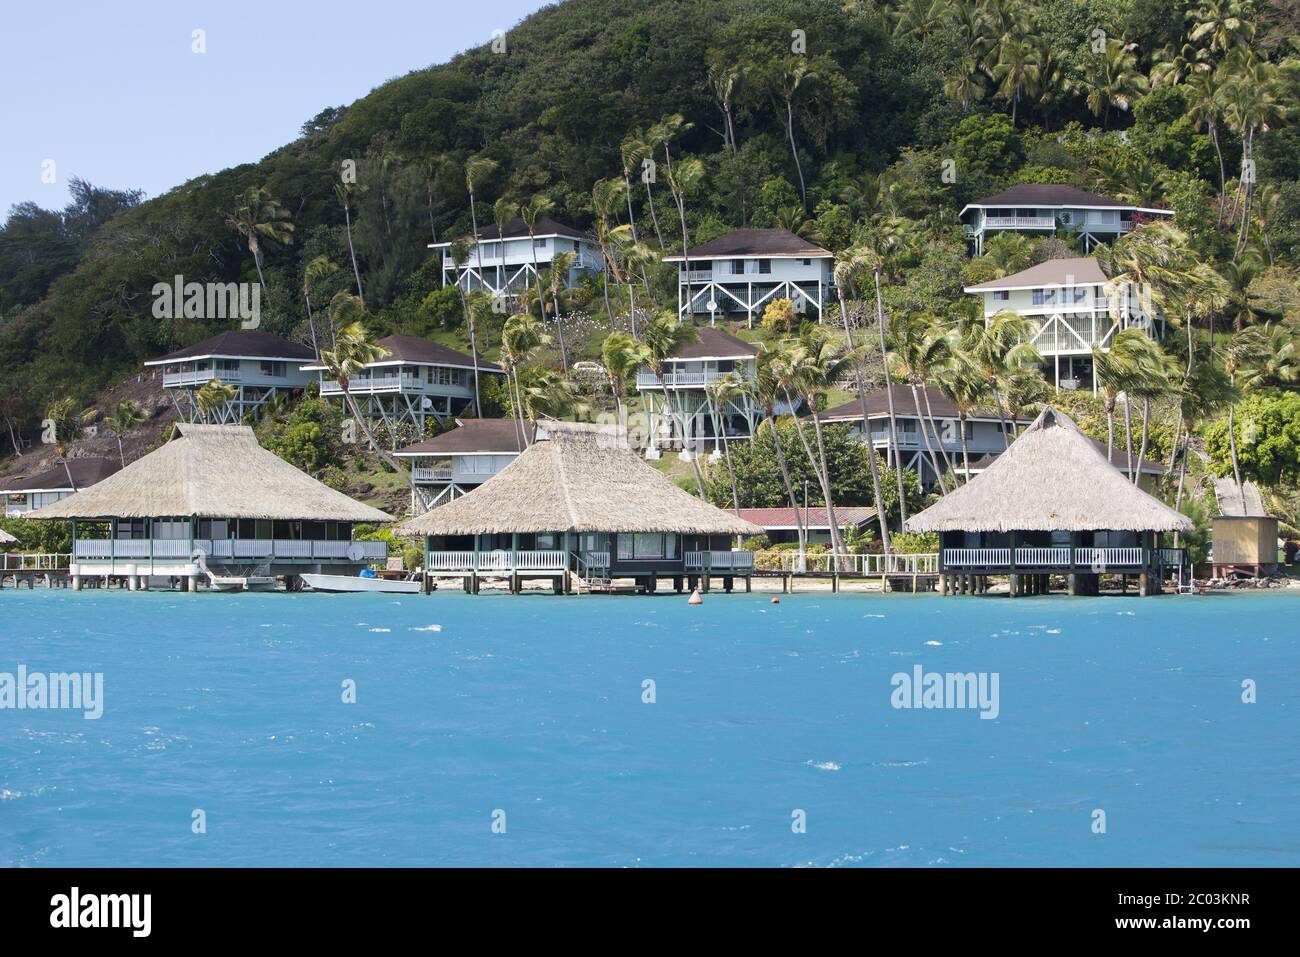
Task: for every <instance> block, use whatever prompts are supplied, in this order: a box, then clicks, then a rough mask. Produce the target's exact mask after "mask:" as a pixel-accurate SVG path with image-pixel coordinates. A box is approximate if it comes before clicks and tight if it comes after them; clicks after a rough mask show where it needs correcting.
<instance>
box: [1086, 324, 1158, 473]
mask: <svg viewBox="0 0 1300 957" xmlns="http://www.w3.org/2000/svg"><path fill="white" fill-rule="evenodd" d="M1152 347H1155V343H1154V342H1153V341H1152V339H1151V338H1150V337H1149V336H1148V335H1147V334H1146V333H1145V332H1143V331H1142V330H1141V329H1121V330H1120V331H1119V332H1117V333H1115V335H1114V337H1113V338H1112V339H1111V343H1110V348H1109V349H1101V348H1099V347H1097V346H1093V347H1092V373H1093V377H1094V378H1095V379H1096V381H1097V385H1098V387H1099V388H1100V389H1101V392H1102V398H1103V401H1104V403H1105V407H1106V458H1107V459H1110V457H1111V455H1112V453H1113V452H1114V449H1115V404H1116V402H1117V401H1118V400H1119V396H1120V395H1121V394H1122V393H1125V394H1126V393H1128V392H1129V391H1130V390H1134V389H1140V388H1141V387H1142V386H1143V385H1144V383H1145V382H1146V381H1147V377H1148V376H1149V375H1151V374H1152V369H1153V368H1154V366H1153V363H1152V361H1151V360H1152V356H1153V353H1152ZM1156 348H1158V347H1156ZM1124 404H1125V407H1126V411H1125V418H1126V420H1127V418H1128V412H1127V407H1128V405H1129V400H1128V398H1126V399H1125V403H1124ZM1129 431H1130V434H1129V436H1128V449H1129V456H1128V458H1129V461H1128V466H1129V474H1130V475H1131V474H1132V469H1133V437H1132V435H1131V430H1129Z"/></svg>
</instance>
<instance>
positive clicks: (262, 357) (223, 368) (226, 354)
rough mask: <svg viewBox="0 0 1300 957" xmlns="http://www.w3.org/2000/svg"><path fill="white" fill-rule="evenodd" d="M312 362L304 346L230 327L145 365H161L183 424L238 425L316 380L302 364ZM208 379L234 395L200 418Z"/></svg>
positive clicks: (313, 356) (307, 348)
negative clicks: (202, 393)
mask: <svg viewBox="0 0 1300 957" xmlns="http://www.w3.org/2000/svg"><path fill="white" fill-rule="evenodd" d="M315 358H316V354H315V353H314V352H313V351H312V350H311V349H310V348H309V347H308V346H303V345H299V344H298V343H296V342H290V341H289V340H288V339H282V338H280V337H279V336H273V335H271V334H270V333H267V332H259V331H257V330H247V329H235V330H230V331H227V332H221V333H218V334H217V335H215V336H212V337H211V338H209V339H204V340H203V341H202V342H198V343H195V344H194V345H192V346H186V347H185V348H184V349H178V350H177V351H175V352H171V353H168V354H167V355H165V356H160V357H159V358H157V359H150V360H149V361H148V362H146V363H145V367H146V368H158V367H161V369H162V377H163V389H164V390H165V391H166V393H167V395H168V396H170V397H171V400H172V402H173V403H175V405H176V412H177V414H178V415H179V416H180V419H181V421H182V422H207V423H209V424H235V425H238V424H239V423H240V422H242V421H244V416H246V415H248V414H250V413H253V414H256V413H257V412H258V411H259V410H260V409H261V408H262V406H264V405H265V404H266V403H267V402H270V401H271V400H273V399H274V398H275V397H276V396H279V395H294V394H296V393H299V392H301V391H302V390H303V389H305V388H306V387H307V384H308V383H309V382H311V381H312V380H313V379H314V378H315V376H314V375H312V373H310V372H306V371H304V370H303V368H302V366H303V364H304V363H306V362H311V361H313V360H314V359H315ZM213 379H216V380H218V381H220V382H221V383H223V384H224V385H228V386H232V387H233V388H234V389H235V397H234V398H233V399H231V400H230V401H229V402H226V403H224V404H223V405H221V406H220V407H218V408H216V409H213V410H211V411H209V412H208V413H206V414H205V413H204V411H203V410H202V409H200V408H199V402H198V393H199V390H200V389H202V388H203V387H204V386H205V385H207V384H208V383H209V382H211V381H212V380H213Z"/></svg>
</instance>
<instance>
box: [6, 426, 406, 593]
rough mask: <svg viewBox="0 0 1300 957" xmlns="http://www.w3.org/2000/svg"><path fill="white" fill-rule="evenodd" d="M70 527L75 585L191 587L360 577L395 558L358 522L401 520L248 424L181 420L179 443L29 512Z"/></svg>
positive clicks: (176, 440) (175, 437) (176, 438)
mask: <svg viewBox="0 0 1300 957" xmlns="http://www.w3.org/2000/svg"><path fill="white" fill-rule="evenodd" d="M28 517H29V518H32V519H70V520H72V560H71V565H70V568H69V573H70V575H71V576H72V585H73V588H80V587H81V585H82V582H83V581H84V580H86V579H88V578H101V579H102V578H107V577H110V576H111V577H124V578H125V579H126V581H127V583H128V585H129V586H130V587H131V588H132V589H135V588H136V587H139V586H140V585H141V584H145V585H147V583H148V580H149V579H151V578H167V579H178V580H179V582H180V583H181V584H183V585H184V586H185V587H186V588H187V589H188V590H190V591H193V590H194V589H195V588H196V586H197V585H198V583H199V581H200V578H203V579H206V580H207V582H208V584H209V585H211V586H212V587H217V588H221V587H226V586H229V585H232V584H233V585H234V586H236V587H237V586H238V585H239V583H241V582H243V583H247V582H248V581H251V580H253V579H257V580H260V581H267V580H270V581H273V580H274V579H275V578H276V577H278V576H283V577H285V578H286V580H287V582H288V584H289V585H290V587H292V586H293V585H294V583H295V582H296V580H297V576H298V575H300V574H301V573H303V572H316V573H325V574H331V573H333V574H349V573H352V574H355V573H357V572H358V571H360V569H361V568H363V567H365V566H367V565H371V564H374V563H375V562H382V561H384V560H385V559H386V558H387V557H388V546H387V543H385V542H382V541H355V540H354V539H353V530H354V526H355V525H356V524H358V523H362V522H367V523H369V522H391V521H393V517H392V516H391V515H389V514H387V513H386V512H382V511H380V510H379V509H377V508H372V507H371V506H369V505H363V504H361V503H360V502H356V501H354V500H352V499H350V498H348V497H347V496H346V495H344V494H343V493H342V492H338V491H335V490H334V489H332V488H330V487H329V486H327V485H325V484H323V483H321V482H318V481H316V479H314V478H312V477H311V476H309V475H307V474H306V473H305V472H301V471H299V470H298V469H296V468H294V467H293V466H292V465H290V464H289V463H288V462H286V461H284V460H283V459H281V458H280V457H279V456H277V455H275V454H273V453H271V452H268V451H266V450H265V449H263V448H262V447H261V446H260V445H258V442H257V438H256V437H255V436H254V434H253V430H252V429H250V428H248V427H247V426H241V425H201V424H190V423H177V425H176V427H175V431H174V435H173V438H172V439H171V441H169V442H167V443H165V444H163V445H162V446H161V447H159V448H157V449H155V450H154V451H152V452H150V453H149V454H148V455H146V456H144V457H142V458H140V459H137V460H136V461H134V462H132V463H130V464H129V465H127V467H126V468H124V469H122V470H120V471H119V472H117V473H116V474H115V475H112V476H110V477H109V478H106V479H104V480H103V481H102V482H100V483H98V484H97V485H95V486H93V487H91V488H89V489H85V490H84V491H80V492H77V493H76V494H74V495H71V496H69V497H67V498H65V499H63V500H62V501H59V502H55V503H54V504H52V505H47V506H46V507H45V508H42V509H39V510H38V511H36V512H32V513H31V514H30V515H29V516H28Z"/></svg>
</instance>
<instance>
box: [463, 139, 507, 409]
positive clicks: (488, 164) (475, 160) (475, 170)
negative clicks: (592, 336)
mask: <svg viewBox="0 0 1300 957" xmlns="http://www.w3.org/2000/svg"><path fill="white" fill-rule="evenodd" d="M496 168H497V161H496V160H494V159H491V158H490V157H487V156H471V157H470V158H469V159H468V160H467V161H466V163H465V189H466V191H468V193H469V220H470V225H471V228H472V229H473V230H474V251H475V253H476V254H477V256H478V281H479V282H480V283H483V248H482V246H480V245H479V239H478V208H477V207H476V206H475V204H474V195H475V194H474V190H475V188H476V187H477V186H478V185H479V184H480V183H482V182H483V180H484V179H485V178H486V177H488V176H491V175H492V172H493V171H494V170H495V169H496ZM504 248H505V243H504V242H503V243H502V249H503V250H504ZM474 365H475V371H476V372H477V366H478V363H477V362H475V363H474ZM476 391H477V390H476Z"/></svg>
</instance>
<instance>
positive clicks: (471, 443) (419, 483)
mask: <svg viewBox="0 0 1300 957" xmlns="http://www.w3.org/2000/svg"><path fill="white" fill-rule="evenodd" d="M455 422H456V428H454V429H450V430H448V431H446V432H443V433H442V434H441V435H435V436H434V437H433V438H431V439H425V440H424V441H423V442H416V443H414V444H412V445H408V446H406V447H405V448H403V449H401V450H400V451H399V452H397V453H396V454H397V456H398V457H399V458H403V459H406V460H408V461H409V462H410V464H411V478H412V480H413V481H414V483H415V492H414V493H413V494H412V501H411V509H412V511H413V512H414V513H415V514H419V513H420V512H423V511H427V510H428V509H431V508H433V507H434V506H436V505H442V504H443V503H445V502H450V501H451V500H452V499H454V498H457V497H459V496H461V495H464V494H465V493H466V492H468V491H469V490H470V489H473V488H477V487H478V486H480V485H482V484H483V483H484V482H486V481H487V480H488V479H490V478H492V476H494V475H496V474H497V473H498V472H500V471H501V470H502V469H503V468H505V467H506V466H507V465H509V464H510V463H511V462H513V461H514V460H515V459H516V458H517V457H518V455H519V453H520V452H522V451H523V450H524V449H525V448H526V447H527V446H528V443H529V442H530V441H532V438H533V435H534V433H535V431H536V428H535V426H534V425H533V424H532V423H531V422H523V423H522V424H521V423H520V422H518V421H517V420H516V419H469V418H458V419H456V420H455Z"/></svg>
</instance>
